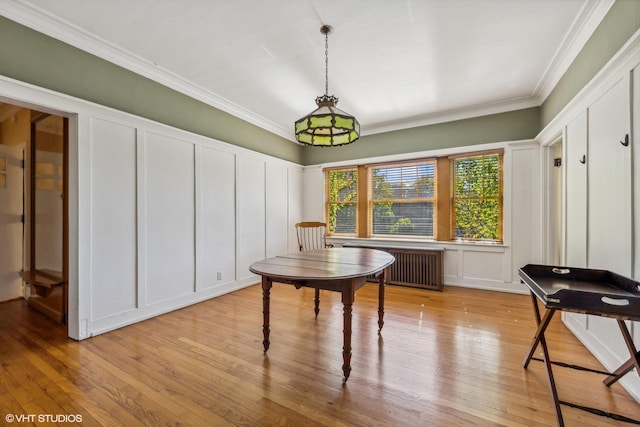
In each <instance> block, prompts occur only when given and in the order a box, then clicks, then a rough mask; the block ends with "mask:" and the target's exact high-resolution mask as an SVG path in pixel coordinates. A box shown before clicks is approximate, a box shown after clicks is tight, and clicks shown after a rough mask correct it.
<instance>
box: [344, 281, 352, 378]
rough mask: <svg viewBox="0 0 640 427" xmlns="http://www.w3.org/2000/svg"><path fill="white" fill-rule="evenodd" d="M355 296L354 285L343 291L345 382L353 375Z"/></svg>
mask: <svg viewBox="0 0 640 427" xmlns="http://www.w3.org/2000/svg"><path fill="white" fill-rule="evenodd" d="M354 295H355V288H354V284H351V285H349V286H348V288H347V289H343V290H342V304H343V305H344V308H343V322H344V326H343V330H342V332H343V345H342V372H344V380H343V381H344V382H346V381H347V380H348V379H349V374H350V373H351V314H352V311H353V300H354Z"/></svg>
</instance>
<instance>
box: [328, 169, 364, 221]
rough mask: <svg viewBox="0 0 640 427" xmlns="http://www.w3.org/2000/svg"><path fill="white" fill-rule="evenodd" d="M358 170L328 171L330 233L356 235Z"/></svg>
mask: <svg viewBox="0 0 640 427" xmlns="http://www.w3.org/2000/svg"><path fill="white" fill-rule="evenodd" d="M357 202H358V170H357V169H355V168H353V169H335V170H329V171H327V218H328V219H327V227H328V228H329V233H338V234H355V232H356V208H357V206H356V204H357Z"/></svg>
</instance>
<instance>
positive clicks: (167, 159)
mask: <svg viewBox="0 0 640 427" xmlns="http://www.w3.org/2000/svg"><path fill="white" fill-rule="evenodd" d="M145 153H146V158H145V170H146V176H145V192H146V194H145V196H146V197H145V205H146V218H145V223H144V224H141V226H143V227H145V229H146V233H145V234H146V245H145V246H146V249H147V253H146V261H147V262H146V265H145V266H144V268H145V270H146V277H147V283H145V289H146V300H147V304H153V303H157V302H160V301H165V300H169V299H172V298H176V297H179V296H183V295H186V294H189V293H192V292H194V291H195V203H194V194H195V178H194V177H195V165H194V145H193V144H192V143H190V142H186V141H183V140H180V139H176V138H173V137H169V136H165V135H160V134H155V133H151V132H149V133H147V135H146V141H145Z"/></svg>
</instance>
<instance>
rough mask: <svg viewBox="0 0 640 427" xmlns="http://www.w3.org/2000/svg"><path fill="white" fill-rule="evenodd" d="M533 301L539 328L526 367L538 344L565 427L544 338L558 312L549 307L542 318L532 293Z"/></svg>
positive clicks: (558, 418)
mask: <svg viewBox="0 0 640 427" xmlns="http://www.w3.org/2000/svg"><path fill="white" fill-rule="evenodd" d="M531 302H532V303H533V311H534V313H535V317H536V323H537V325H538V330H537V331H536V334H535V336H534V337H533V341H532V342H531V347H529V354H528V355H527V358H526V359H525V361H524V368H525V369H527V366H528V365H529V362H530V361H531V358H532V357H533V354H534V353H535V351H536V348H537V347H538V344H540V346H541V347H542V354H543V359H544V366H545V368H546V370H547V377H548V378H549V388H550V389H551V397H552V398H553V405H554V407H555V410H556V419H557V420H558V426H559V427H564V420H563V419H562V409H561V408H560V399H558V391H557V389H556V382H555V380H554V378H553V371H552V369H551V359H550V358H549V349H548V348H547V341H546V340H545V338H544V332H545V330H546V329H547V326H549V322H551V319H552V318H553V315H554V314H555V312H556V309H555V308H548V309H547V312H546V313H545V315H544V318H543V319H542V320H541V319H540V309H539V308H538V301H537V299H536V296H535V295H534V294H533V292H532V293H531Z"/></svg>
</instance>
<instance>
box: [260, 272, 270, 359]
mask: <svg viewBox="0 0 640 427" xmlns="http://www.w3.org/2000/svg"><path fill="white" fill-rule="evenodd" d="M271 285H272V282H271V279H269V278H267V277H265V276H262V319H263V320H262V335H263V337H264V338H263V340H262V345H264V351H265V353H266V352H267V350H269V344H270V341H269V332H270V330H271V327H270V326H269V305H270V300H271Z"/></svg>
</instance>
